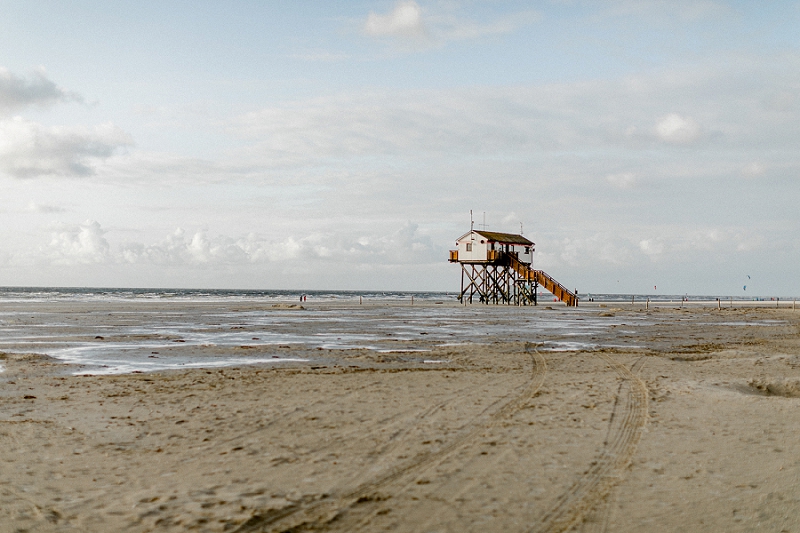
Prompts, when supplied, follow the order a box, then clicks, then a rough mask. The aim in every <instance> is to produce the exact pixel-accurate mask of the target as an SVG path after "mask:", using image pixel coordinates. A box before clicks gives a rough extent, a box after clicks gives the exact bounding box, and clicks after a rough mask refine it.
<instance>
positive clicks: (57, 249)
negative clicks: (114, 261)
mask: <svg viewBox="0 0 800 533" xmlns="http://www.w3.org/2000/svg"><path fill="white" fill-rule="evenodd" d="M104 234H105V231H103V229H102V228H101V227H100V224H98V223H97V222H96V221H94V220H87V221H86V222H84V223H83V224H80V225H78V226H72V227H65V228H61V229H60V230H59V231H56V232H54V233H53V234H52V237H51V239H50V245H49V247H48V248H47V255H48V256H49V257H50V258H51V259H52V260H53V262H55V263H56V264H66V265H74V264H88V263H104V262H107V261H108V260H109V259H110V258H111V254H110V246H109V244H108V241H107V240H106V239H105V237H104V236H103V235H104Z"/></svg>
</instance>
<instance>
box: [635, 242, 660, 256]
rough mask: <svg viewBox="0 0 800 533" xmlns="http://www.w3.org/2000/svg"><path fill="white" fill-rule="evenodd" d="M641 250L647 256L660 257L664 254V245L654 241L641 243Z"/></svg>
mask: <svg viewBox="0 0 800 533" xmlns="http://www.w3.org/2000/svg"><path fill="white" fill-rule="evenodd" d="M639 249H640V250H641V251H642V252H643V253H644V254H646V255H650V256H653V255H660V254H662V253H664V244H663V243H661V242H659V241H657V240H654V239H643V240H641V241H639Z"/></svg>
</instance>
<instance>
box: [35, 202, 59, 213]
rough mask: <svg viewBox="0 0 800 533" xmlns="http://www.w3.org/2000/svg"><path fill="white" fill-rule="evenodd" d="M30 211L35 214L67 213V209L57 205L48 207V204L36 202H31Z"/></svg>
mask: <svg viewBox="0 0 800 533" xmlns="http://www.w3.org/2000/svg"><path fill="white" fill-rule="evenodd" d="M28 211H32V212H34V213H63V212H64V211H66V209H64V208H63V207H61V206H57V205H47V204H39V203H36V202H30V203H29V204H28Z"/></svg>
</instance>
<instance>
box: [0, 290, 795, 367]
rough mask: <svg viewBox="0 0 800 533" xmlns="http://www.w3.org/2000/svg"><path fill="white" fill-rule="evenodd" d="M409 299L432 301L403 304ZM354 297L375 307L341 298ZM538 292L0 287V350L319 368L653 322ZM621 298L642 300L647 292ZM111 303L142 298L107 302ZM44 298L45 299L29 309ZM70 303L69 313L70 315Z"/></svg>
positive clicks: (564, 339)
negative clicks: (349, 359)
mask: <svg viewBox="0 0 800 533" xmlns="http://www.w3.org/2000/svg"><path fill="white" fill-rule="evenodd" d="M303 294H304V295H305V296H306V298H307V304H306V308H305V309H302V310H298V309H282V308H273V307H272V306H273V305H275V304H280V303H300V298H301V296H302V295H303ZM412 296H413V297H414V300H415V302H421V303H422V302H425V303H428V304H434V305H418V306H412V305H410V303H411V297H412ZM359 298H361V299H362V300H363V301H365V302H367V303H373V304H378V305H370V306H363V307H362V306H357V305H356V306H354V305H352V303H354V302H358V301H359ZM550 298H551V297H550ZM550 298H548V297H547V296H544V295H543V297H542V299H541V300H540V302H541V304H540V306H538V307H524V308H518V307H513V306H485V305H480V304H474V305H469V306H459V305H452V304H453V303H455V302H456V295H455V294H454V293H446V292H415V293H409V292H370V291H364V292H356V291H305V292H302V291H233V290H193V289H169V290H163V289H97V288H86V289H64V288H0V352H24V353H42V354H46V355H49V356H51V357H54V358H56V359H57V360H60V361H62V362H64V363H66V364H68V365H72V366H71V367H70V368H71V369H72V371H73V372H74V373H91V374H117V373H129V372H147V371H156V370H170V369H181V368H214V367H223V366H238V365H246V364H262V365H276V364H281V365H286V364H292V365H303V364H319V362H320V361H322V360H324V359H325V358H326V357H330V355H329V353H328V352H325V350H344V351H347V350H369V351H373V352H376V353H395V354H407V355H408V356H409V357H412V356H413V357H416V358H417V359H418V360H419V362H420V363H422V364H440V363H442V362H444V361H440V360H438V359H435V358H431V357H429V356H428V353H429V352H431V351H432V350H434V349H435V348H437V347H442V346H445V347H446V346H457V345H460V344H465V343H485V342H496V341H526V342H533V343H536V344H537V345H538V346H539V347H540V349H542V350H552V351H573V350H586V349H596V348H602V347H620V346H624V347H627V348H636V347H637V344H636V331H637V328H638V327H640V326H647V325H654V324H656V323H657V322H658V321H659V320H663V319H661V318H659V317H657V316H653V315H645V314H641V315H630V314H628V315H627V316H625V317H615V316H599V314H598V313H597V308H596V307H594V308H581V307H579V308H577V309H576V308H569V309H567V308H565V307H562V306H560V305H558V306H549V305H547V304H548V303H549V302H551V301H552V300H551V299H550ZM633 298H634V299H635V300H638V301H640V302H644V300H645V299H646V298H647V296H638V298H637V296H633ZM650 298H651V301H656V300H655V299H654V298H653V297H650ZM714 298H716V297H713V298H711V297H705V299H706V300H710V299H714ZM680 299H681V297H680V296H677V297H675V299H674V300H673V301H680ZM690 299H691V298H690ZM630 300H631V295H597V296H596V297H595V302H600V301H605V302H615V301H619V302H630ZM665 301H669V298H667V297H665ZM120 302H123V303H124V302H128V303H132V304H136V303H137V302H138V303H141V304H142V305H123V306H119V305H117V306H114V305H111V304H114V303H120ZM315 302H316V303H320V302H324V303H325V304H326V305H317V306H315V305H314V303H315ZM337 302H341V303H343V304H347V305H342V306H336V305H335V304H336V303H337ZM48 303H50V304H57V305H50V306H48V305H39V304H48ZM70 303H75V304H76V308H78V307H79V308H80V312H77V311H76V312H74V313H72V312H70V308H69V304H70ZM149 303H154V304H156V305H148V304H149ZM437 303H443V304H445V303H449V304H451V305H441V306H439V305H435V304H437ZM4 304H5V305H4ZM65 304H66V305H65ZM79 304H80V305H79ZM94 304H96V305H94ZM104 304H108V305H104ZM159 304H166V305H159ZM210 304H214V305H210ZM65 309H66V311H65ZM778 322H780V321H778ZM776 325H777V324H776ZM319 349H321V350H319Z"/></svg>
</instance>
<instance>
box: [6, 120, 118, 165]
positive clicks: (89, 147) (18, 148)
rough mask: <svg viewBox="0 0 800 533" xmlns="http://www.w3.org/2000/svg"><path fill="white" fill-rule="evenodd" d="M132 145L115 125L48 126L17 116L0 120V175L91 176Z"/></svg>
mask: <svg viewBox="0 0 800 533" xmlns="http://www.w3.org/2000/svg"><path fill="white" fill-rule="evenodd" d="M131 144H133V140H132V139H131V137H130V135H128V134H127V133H125V132H124V131H122V130H121V129H119V128H117V127H116V126H114V125H112V124H102V125H99V126H95V127H93V128H67V127H60V126H54V127H46V126H43V125H41V124H38V123H36V122H32V121H29V120H26V119H23V118H21V117H14V118H12V119H10V120H2V121H0V172H3V173H6V174H8V175H10V176H14V177H16V178H33V177H38V176H46V175H55V176H88V175H91V174H93V173H94V164H95V163H96V162H98V161H101V160H103V159H107V158H108V157H110V156H111V155H113V154H114V152H115V151H116V150H117V149H118V148H121V147H124V146H129V145H131Z"/></svg>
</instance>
